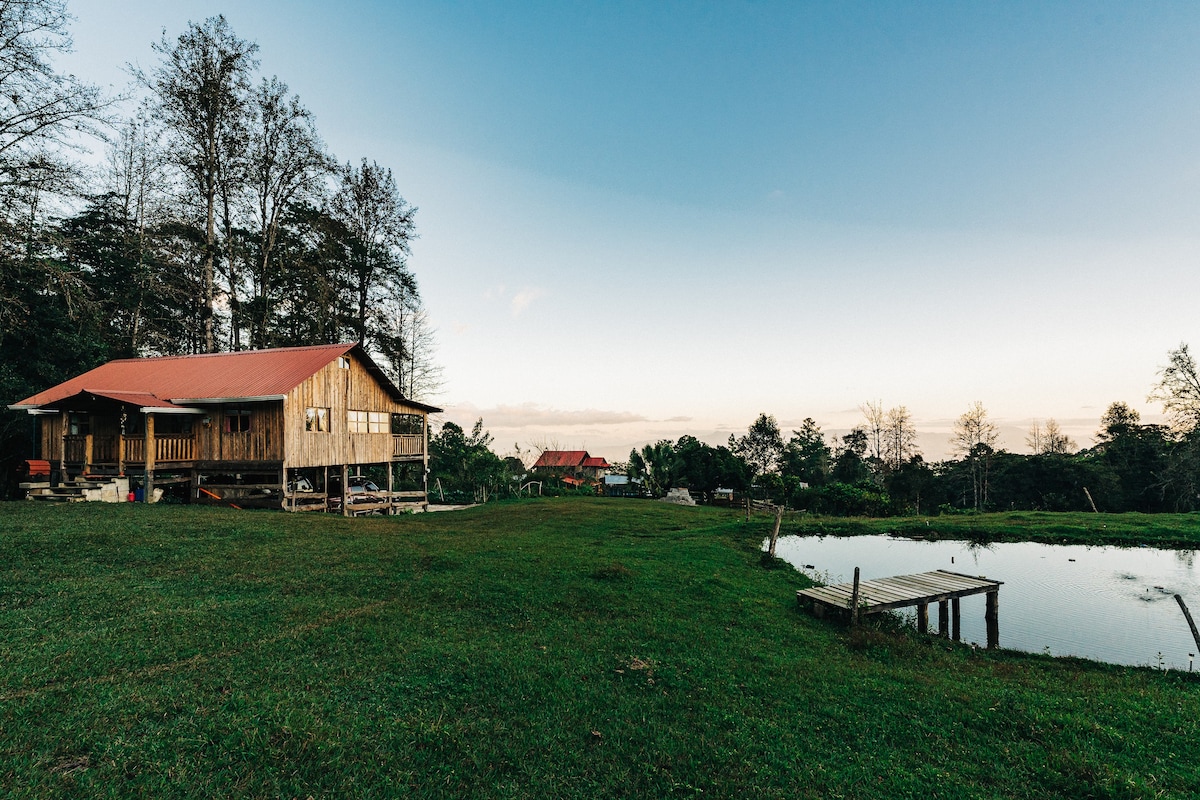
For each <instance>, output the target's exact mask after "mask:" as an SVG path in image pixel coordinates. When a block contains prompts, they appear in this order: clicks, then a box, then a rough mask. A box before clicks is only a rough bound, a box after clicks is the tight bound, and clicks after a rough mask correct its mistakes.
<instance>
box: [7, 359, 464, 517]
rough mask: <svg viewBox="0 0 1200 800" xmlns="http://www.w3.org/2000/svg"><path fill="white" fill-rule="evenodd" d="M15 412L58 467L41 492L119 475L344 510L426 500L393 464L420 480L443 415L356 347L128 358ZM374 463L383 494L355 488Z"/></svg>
mask: <svg viewBox="0 0 1200 800" xmlns="http://www.w3.org/2000/svg"><path fill="white" fill-rule="evenodd" d="M9 408H10V409H15V410H24V411H27V412H28V413H30V414H32V415H34V417H35V419H36V420H37V438H36V441H37V447H38V452H37V453H36V455H37V458H38V459H39V461H41V462H49V464H50V466H51V467H52V468H53V469H54V470H55V472H56V473H57V474H56V476H55V477H57V481H56V483H57V486H52V487H49V489H48V490H47V491H46V492H44V493H43V492H42V491H40V490H39V491H38V492H37V493H36V494H35V496H46V497H67V496H69V491H68V487H69V485H70V484H74V483H78V482H79V481H80V479H84V478H86V479H89V481H90V482H94V481H96V480H104V479H108V478H111V477H118V476H119V477H121V478H123V479H129V480H131V481H132V482H133V484H134V485H136V484H138V483H140V485H141V488H142V490H143V492H144V495H143V496H144V497H145V498H146V499H147V500H149V499H151V498H152V497H153V496H154V495H153V488H154V487H155V485H156V484H157V485H159V486H164V485H172V484H190V488H189V492H188V496H189V497H190V498H191V499H197V498H201V499H204V498H209V499H212V498H220V499H222V500H230V498H235V500H233V501H231V502H236V501H240V500H247V499H256V498H257V499H261V497H262V496H264V495H265V496H267V497H269V498H271V500H272V502H274V503H276V505H277V507H278V505H283V506H284V507H289V506H290V507H291V508H292V509H293V510H296V509H298V508H299V507H304V508H306V509H307V508H317V507H320V508H326V507H327V505H329V504H331V505H333V506H334V507H336V508H338V509H339V510H341V511H342V512H343V513H350V511H356V512H357V511H361V510H367V509H366V508H365V506H367V505H371V506H372V509H371V510H386V511H388V512H390V511H392V510H393V509H394V504H395V503H396V501H412V502H416V503H424V502H425V490H424V488H422V490H421V491H420V492H414V491H409V492H404V493H394V492H393V491H392V477H393V468H408V469H409V471H411V472H413V473H414V474H415V473H417V472H419V473H420V474H421V475H420V479H419V480H420V483H421V485H422V487H424V472H425V466H426V465H427V464H428V449H429V448H428V424H427V422H428V416H429V414H430V413H437V412H439V411H441V409H438V408H434V407H433V406H428V405H424V404H422V403H418V402H414V401H412V400H409V399H407V398H405V397H404V396H403V395H402V394H401V392H400V390H399V389H398V388H396V386H395V385H394V384H393V383H392V381H391V380H390V379H389V378H388V377H387V375H386V373H384V372H383V370H382V369H380V367H379V366H378V365H377V364H376V363H375V362H374V361H373V360H372V359H371V357H370V356H369V355H368V354H367V352H366V351H365V350H364V349H363V348H362V347H361V346H360V345H358V344H354V343H348V344H334V345H320V346H314V347H286V348H276V349H270V350H246V351H241V352H235V353H210V354H203V355H188V356H165V357H160V358H132V359H120V360H116V361H110V362H108V363H107V364H103V365H101V366H99V367H97V368H95V369H93V370H91V371H89V372H85V373H83V374H82V375H79V376H77V377H75V378H72V379H70V380H68V381H65V382H64V383H60V384H59V385H57V386H53V387H51V388H49V389H46V390H45V391H42V392H38V393H37V394H35V395H33V396H31V397H27V398H25V399H24V400H21V401H19V402H17V403H13V404H12V405H10V406H9ZM367 466H370V467H373V468H377V469H375V470H374V471H375V473H377V474H382V473H383V472H384V471H385V470H386V475H387V484H388V486H387V487H385V489H384V490H380V489H378V487H377V486H376V487H375V490H373V492H371V493H367V492H362V491H358V490H359V489H361V488H362V484H363V481H361V480H360V481H354V480H353V479H352V477H351V474H352V472H353V474H359V473H361V471H362V468H363V467H367ZM379 480H382V479H379ZM331 487H332V488H331ZM56 489H59V490H61V491H56ZM351 495H367V496H368V497H369V500H370V501H371V502H366V503H358V504H355V502H354V501H355V500H356V499H359V498H357V497H353V496H351ZM326 501H329V502H328V503H327V502H326ZM351 506H354V508H351Z"/></svg>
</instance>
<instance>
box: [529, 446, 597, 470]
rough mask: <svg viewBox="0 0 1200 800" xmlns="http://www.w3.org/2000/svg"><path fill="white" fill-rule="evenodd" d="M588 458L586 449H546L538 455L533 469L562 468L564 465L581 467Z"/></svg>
mask: <svg viewBox="0 0 1200 800" xmlns="http://www.w3.org/2000/svg"><path fill="white" fill-rule="evenodd" d="M587 458H588V454H587V451H586V450H545V451H543V452H542V454H541V455H540V456H538V460H537V463H536V464H534V465H533V469H538V468H545V469H556V468H558V469H561V468H563V467H579V466H582V465H583V462H584V460H585V459H587Z"/></svg>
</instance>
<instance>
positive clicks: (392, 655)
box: [0, 498, 1200, 798]
mask: <svg viewBox="0 0 1200 800" xmlns="http://www.w3.org/2000/svg"><path fill="white" fill-rule="evenodd" d="M1055 519H1056V517H1053V516H1050V517H1044V518H1041V519H1039V520H1036V521H1034V522H1031V523H1030V525H1031V527H1033V528H1040V527H1047V526H1050V527H1052V526H1053V525H1054V524H1055V523H1054V520H1055ZM1072 519H1073V518H1072ZM1180 519H1186V518H1180ZM885 522H886V521H885ZM770 524H771V520H770V519H769V518H767V517H765V516H763V517H758V518H756V519H755V520H753V521H751V522H750V523H745V522H743V521H742V520H741V518H740V516H739V514H738V513H737V512H731V511H727V510H718V509H707V508H679V507H676V506H671V505H667V504H661V503H653V502H647V501H613V500H608V501H606V500H589V499H565V498H560V499H545V500H536V501H527V502H521V503H516V504H501V505H491V506H488V507H484V508H478V509H472V510H469V511H462V512H454V513H445V514H423V515H415V516H408V517H392V518H374V519H370V518H360V519H353V520H346V519H341V518H336V517H325V516H320V515H307V514H305V515H299V514H298V515H287V514H282V513H274V512H238V511H235V510H227V509H211V508H198V507H170V506H142V505H101V504H76V505H67V506H48V505H43V504H35V503H27V502H25V503H5V504H0V796H4V797H18V798H21V797H30V798H33V797H37V798H43V797H81V796H84V797H97V796H99V797H129V796H153V797H200V796H205V797H209V796H211V797H227V796H250V797H259V796H261V797H309V796H312V797H315V798H320V797H328V798H340V797H355V798H367V797H408V796H411V797H483V798H486V797H547V798H549V797H581V798H582V797H586V798H602V797H675V796H680V797H695V796H705V797H734V796H737V797H741V798H755V797H779V798H794V797H813V798H817V797H855V798H893V797H896V798H909V797H911V798H959V797H962V798H977V797H982V798H989V797H994V798H1023V797H1029V798H1032V797H1088V798H1141V797H1146V798H1194V797H1197V796H1200V769H1198V767H1197V765H1198V764H1200V722H1198V721H1200V676H1192V675H1190V674H1186V673H1178V672H1160V671H1155V670H1150V669H1134V668H1122V667H1111V666H1106V665H1102V664H1094V663H1088V662H1083V661H1077V660H1055V659H1049V658H1045V657H1040V656H1033V655H1025V654H1019V653H1011V652H1003V651H1000V652H981V651H973V650H971V649H969V648H967V647H960V646H952V645H950V644H949V643H946V642H944V641H941V640H937V639H931V638H930V639H923V638H919V637H917V636H916V635H915V634H911V635H910V634H904V633H898V632H893V631H887V630H877V629H873V628H865V629H861V630H859V631H856V632H854V633H853V634H851V633H849V632H847V631H846V630H845V629H843V628H842V627H840V626H839V625H837V624H836V623H830V622H826V621H819V620H815V619H812V618H811V617H810V616H808V614H806V613H803V612H800V611H798V610H797V608H796V603H795V590H796V589H797V588H801V587H803V586H805V585H807V581H806V580H805V579H804V578H803V577H802V576H801V575H799V574H798V573H796V572H793V571H792V570H790V569H787V568H780V569H767V568H764V567H763V566H762V565H761V564H760V554H759V552H758V548H759V545H760V543H761V542H762V539H763V537H764V536H766V535H767V534H768V532H769V529H770ZM795 524H797V523H793V522H789V527H793V526H794V525H795ZM922 524H923V523H922ZM1072 524H1073V523H1072ZM784 532H785V533H789V532H796V531H795V530H787V529H785V531H784Z"/></svg>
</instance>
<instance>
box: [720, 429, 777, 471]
mask: <svg viewBox="0 0 1200 800" xmlns="http://www.w3.org/2000/svg"><path fill="white" fill-rule="evenodd" d="M729 449H730V450H731V451H732V452H733V454H734V455H736V456H738V457H739V458H741V459H742V460H743V461H745V462H746V464H747V465H748V466H749V467H750V470H751V473H752V477H753V478H755V479H757V478H758V477H759V476H761V475H766V474H768V473H772V472H775V471H777V470H778V469H779V458H780V456H782V455H783V435H782V434H781V433H780V432H779V423H778V422H776V421H775V417H773V416H771V415H770V414H759V415H758V419H756V420H755V421H754V422H753V423H752V424H751V425H750V428H749V429H748V430H747V431H746V435H745V436H740V437H735V436H734V435H733V434H730V435H729Z"/></svg>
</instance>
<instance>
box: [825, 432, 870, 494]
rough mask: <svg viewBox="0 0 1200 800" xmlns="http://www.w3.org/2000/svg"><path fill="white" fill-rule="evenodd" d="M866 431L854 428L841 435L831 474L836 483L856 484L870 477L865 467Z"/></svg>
mask: <svg viewBox="0 0 1200 800" xmlns="http://www.w3.org/2000/svg"><path fill="white" fill-rule="evenodd" d="M866 456H867V432H866V431H865V430H863V429H862V428H854V429H853V430H851V431H850V432H849V433H847V434H846V435H845V436H843V437H842V443H841V444H840V445H839V446H838V448H837V452H836V453H835V454H834V463H833V472H832V473H831V476H830V477H832V478H833V480H834V481H836V482H837V483H845V484H849V485H853V484H857V483H860V482H862V481H865V480H869V479H870V477H871V470H870V468H869V467H867V463H866Z"/></svg>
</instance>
